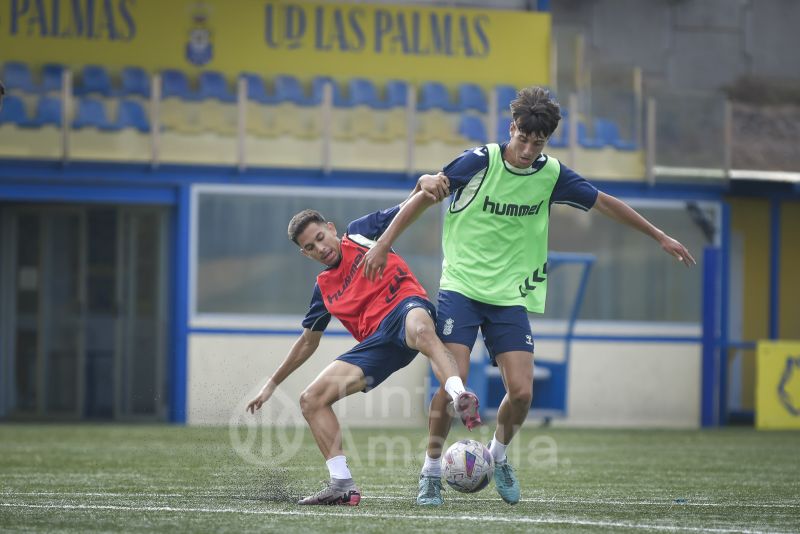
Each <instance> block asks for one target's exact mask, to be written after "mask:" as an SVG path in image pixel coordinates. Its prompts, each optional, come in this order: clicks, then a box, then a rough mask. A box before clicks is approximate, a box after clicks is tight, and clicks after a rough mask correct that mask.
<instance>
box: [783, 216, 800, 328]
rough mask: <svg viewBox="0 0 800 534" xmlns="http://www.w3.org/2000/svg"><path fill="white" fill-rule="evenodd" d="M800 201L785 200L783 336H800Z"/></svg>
mask: <svg viewBox="0 0 800 534" xmlns="http://www.w3.org/2000/svg"><path fill="white" fill-rule="evenodd" d="M798 229H800V202H783V203H782V204H781V262H780V270H781V275H780V289H779V293H780V297H779V298H780V322H779V324H778V328H779V329H778V335H779V337H780V338H781V339H799V340H800V277H798V274H799V273H800V237H798Z"/></svg>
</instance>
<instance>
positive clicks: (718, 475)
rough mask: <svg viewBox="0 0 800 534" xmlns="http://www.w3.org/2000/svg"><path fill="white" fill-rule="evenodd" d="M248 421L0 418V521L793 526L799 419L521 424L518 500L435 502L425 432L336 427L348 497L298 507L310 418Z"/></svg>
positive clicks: (340, 526)
mask: <svg viewBox="0 0 800 534" xmlns="http://www.w3.org/2000/svg"><path fill="white" fill-rule="evenodd" d="M245 428H246V427H245ZM491 430H492V429H491V427H488V428H487V427H484V428H483V429H482V430H481V431H479V432H473V433H472V434H469V433H467V432H466V431H465V430H463V429H460V428H459V429H457V430H456V429H454V431H453V432H452V434H451V436H450V440H449V441H448V442H449V443H451V442H452V441H454V440H455V439H459V438H462V437H466V436H471V437H476V438H478V439H481V440H482V441H488V438H489V437H490V436H491ZM250 432H255V434H250V436H251V437H255V441H254V442H252V443H251V442H249V441H248V440H247V439H245V438H246V436H247V434H246V430H244V429H235V431H234V433H233V434H231V431H230V429H228V428H197V427H195V428H186V427H178V426H135V425H131V426H124V425H78V424H76V425H72V426H65V425H17V424H6V425H0V530H2V531H59V532H89V531H123V532H134V531H153V530H156V531H171V532H208V531H228V532H237V533H238V532H258V531H269V530H276V531H280V532H282V533H290V532H309V531H331V532H375V531H384V532H387V533H388V532H443V533H444V532H461V531H468V532H473V531H474V532H479V531H480V532H529V531H531V530H537V531H565V532H566V531H584V532H597V531H606V532H620V531H696V532H707V531H710V532H755V531H769V532H776V531H777V532H797V531H800V433H797V432H756V431H754V430H751V429H724V430H716V431H650V430H624V431H623V430H574V429H559V428H536V427H535V426H534V425H529V426H527V427H526V428H525V429H523V431H522V432H521V433H520V434H519V435H518V436H517V438H515V441H514V442H513V443H512V446H511V447H510V448H509V453H510V459H511V462H512V465H514V466H515V468H516V472H517V474H518V476H519V478H520V481H521V485H522V501H521V502H520V503H519V504H517V505H516V506H509V505H507V504H505V503H503V502H502V501H501V500H500V498H499V497H498V495H497V494H496V492H495V489H494V483H492V484H490V486H489V487H488V488H487V489H486V490H484V491H482V492H480V493H477V494H475V495H464V494H460V493H457V492H455V491H453V490H452V489H450V490H447V491H446V492H445V501H446V502H445V504H444V506H441V507H438V508H420V507H418V506H416V504H415V497H416V488H417V476H418V473H419V468H420V465H421V460H422V457H423V450H422V448H421V444H422V443H423V442H424V439H425V432H424V430H421V429H420V430H387V429H379V430H364V429H358V430H346V431H345V448H346V449H347V450H348V455H349V463H350V467H351V470H352V472H353V475H354V477H355V478H356V482H357V483H358V485H359V486H360V488H361V490H362V494H363V500H362V501H361V505H360V506H358V507H344V506H337V507H299V506H297V505H296V504H295V500H296V499H297V498H298V497H300V496H301V495H304V494H308V493H310V492H313V491H316V490H317V489H318V488H319V487H320V484H319V481H321V480H324V479H326V478H327V470H326V469H325V465H324V463H323V461H322V457H321V455H320V453H319V451H318V450H317V448H316V445H315V444H314V442H313V440H312V439H311V435H310V433H309V432H308V431H307V430H303V431H302V433H301V434H295V433H294V430H291V431H290V430H276V429H253V428H251V429H250ZM232 435H233V436H234V437H233V438H232ZM294 439H297V440H299V441H297V442H295V443H294V444H293V440H294ZM242 443H244V444H242ZM387 445H388V446H389V448H390V449H391V450H390V451H388V452H387V450H386V447H387ZM237 451H238V452H237ZM248 451H249V452H248ZM243 452H244V454H242V453H243Z"/></svg>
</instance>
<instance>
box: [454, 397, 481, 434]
mask: <svg viewBox="0 0 800 534" xmlns="http://www.w3.org/2000/svg"><path fill="white" fill-rule="evenodd" d="M453 406H454V408H455V411H456V413H457V414H458V415H459V417H461V422H462V423H464V426H466V427H467V430H472V429H473V428H475V427H476V426H480V425H481V415H480V413H478V408H479V406H480V403H479V402H478V396H477V395H475V394H474V393H472V392H471V391H465V392H463V393H461V395H459V396H458V398H456V400H455V402H454V403H453Z"/></svg>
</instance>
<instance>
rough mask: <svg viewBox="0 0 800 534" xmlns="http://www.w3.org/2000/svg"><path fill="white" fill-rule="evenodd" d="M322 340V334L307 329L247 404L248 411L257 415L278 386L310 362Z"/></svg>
mask: <svg viewBox="0 0 800 534" xmlns="http://www.w3.org/2000/svg"><path fill="white" fill-rule="evenodd" d="M321 338H322V332H315V331H313V330H309V329H308V328H306V329H305V330H303V333H302V334H300V337H299V338H297V341H295V342H294V345H292V348H291V349H290V350H289V354H287V355H286V358H284V360H283V363H281V364H280V365H279V366H278V368H277V369H276V370H275V372H274V373H272V376H270V377H269V378H268V379H267V383H266V384H264V387H262V388H261V391H259V392H258V395H256V397H255V398H254V399H253V400H251V401H250V402H249V403H248V404H247V408H246V411H248V412H250V413H255V412H256V410H259V409H261V406H263V405H264V403H265V402H267V401H268V400H269V398H270V397H272V394H273V393H274V392H275V389H276V388H277V387H278V385H279V384H280V383H281V382H283V381H284V380H286V377H287V376H289V375H290V374H292V373H293V372H295V371H296V370H297V368H298V367H300V366H301V365H303V364H304V363H305V362H306V360H308V359H309V358H310V357H311V355H312V354H314V351H316V350H317V347H319V340H320V339H321Z"/></svg>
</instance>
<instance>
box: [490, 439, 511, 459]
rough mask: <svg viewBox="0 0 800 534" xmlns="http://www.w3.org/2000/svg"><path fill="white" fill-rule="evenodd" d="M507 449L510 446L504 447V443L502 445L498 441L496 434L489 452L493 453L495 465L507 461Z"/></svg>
mask: <svg viewBox="0 0 800 534" xmlns="http://www.w3.org/2000/svg"><path fill="white" fill-rule="evenodd" d="M506 447H508V445H503V444H502V443H500V440H498V439H497V433H495V435H494V438H493V439H492V442H491V443H490V444H489V452H491V453H492V457H493V458H494V463H498V462H503V461H505V459H506Z"/></svg>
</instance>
